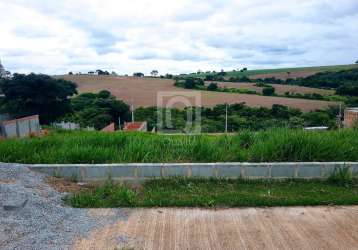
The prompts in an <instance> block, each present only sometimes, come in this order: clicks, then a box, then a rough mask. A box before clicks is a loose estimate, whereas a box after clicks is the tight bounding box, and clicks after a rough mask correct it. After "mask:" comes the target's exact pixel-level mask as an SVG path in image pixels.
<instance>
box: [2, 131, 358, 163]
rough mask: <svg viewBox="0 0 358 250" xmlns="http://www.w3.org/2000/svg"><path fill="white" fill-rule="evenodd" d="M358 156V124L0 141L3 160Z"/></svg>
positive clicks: (246, 159) (319, 158) (271, 159)
mask: <svg viewBox="0 0 358 250" xmlns="http://www.w3.org/2000/svg"><path fill="white" fill-rule="evenodd" d="M287 161H293V162H298V161H306V162H307V161H321V162H323V161H358V130H341V131H338V130H337V131H325V132H313V131H303V130H292V129H275V130H269V131H261V132H250V131H241V132H239V133H237V134H234V135H205V134H202V135H195V136H186V135H175V136H168V135H160V134H151V133H123V132H117V133H104V132H88V131H74V132H61V131H59V132H52V133H51V134H50V135H49V136H45V137H41V138H26V139H11V140H5V141H0V162H12V163H49V164H50V163H141V162H152V163H161V162H172V163H175V162H179V163H180V162H287Z"/></svg>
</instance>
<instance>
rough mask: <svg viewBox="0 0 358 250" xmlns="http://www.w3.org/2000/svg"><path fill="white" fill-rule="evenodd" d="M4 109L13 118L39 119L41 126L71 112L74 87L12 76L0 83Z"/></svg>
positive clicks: (40, 78) (48, 79)
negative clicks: (27, 117) (38, 117)
mask: <svg viewBox="0 0 358 250" xmlns="http://www.w3.org/2000/svg"><path fill="white" fill-rule="evenodd" d="M0 87H1V89H2V91H3V93H4V95H5V98H4V108H5V110H6V111H7V112H9V113H10V114H11V115H12V116H14V117H22V116H27V115H35V114H38V115H40V121H41V123H44V124H49V123H50V122H52V121H54V120H56V119H57V118H58V117H61V116H63V115H65V114H66V113H68V112H70V111H71V106H70V99H69V97H70V96H72V95H74V94H77V90H76V88H77V86H76V84H75V83H73V82H70V81H66V80H62V79H55V78H52V77H50V76H47V75H42V74H39V75H37V74H29V75H23V74H14V76H13V78H11V79H2V80H1V82H0Z"/></svg>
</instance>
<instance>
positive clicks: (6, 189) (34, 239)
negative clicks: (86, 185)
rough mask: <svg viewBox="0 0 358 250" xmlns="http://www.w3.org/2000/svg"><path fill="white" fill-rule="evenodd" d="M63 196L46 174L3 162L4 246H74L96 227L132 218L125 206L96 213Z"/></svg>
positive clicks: (0, 222) (0, 207) (0, 224)
mask: <svg viewBox="0 0 358 250" xmlns="http://www.w3.org/2000/svg"><path fill="white" fill-rule="evenodd" d="M63 196H64V194H61V193H59V192H57V191H55V190H54V189H53V188H52V187H50V186H49V185H48V184H47V183H46V181H45V176H44V175H42V174H39V173H35V172H32V171H30V170H29V169H27V168H26V167H23V166H21V165H15V166H14V165H11V166H10V165H8V164H0V249H2V250H5V249H21V250H24V249H36V250H39V249H72V248H73V244H74V242H75V241H76V240H77V239H78V238H83V237H86V235H88V234H89V233H90V232H91V231H92V230H95V229H98V228H101V227H103V226H105V225H110V224H111V222H114V221H118V220H126V219H127V218H128V215H127V211H125V210H124V209H116V210H114V211H113V212H111V213H108V214H107V215H103V214H101V215H100V216H96V213H93V212H91V210H89V209H73V208H69V207H65V206H64V205H63V202H62V200H61V199H62V197H63ZM123 239H124V238H123ZM121 240H122V238H121V237H118V241H119V242H118V244H120V243H121V242H120V241H121ZM124 240H125V239H124Z"/></svg>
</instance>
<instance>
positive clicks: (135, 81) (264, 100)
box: [56, 75, 336, 111]
mask: <svg viewBox="0 0 358 250" xmlns="http://www.w3.org/2000/svg"><path fill="white" fill-rule="evenodd" d="M56 78H63V79H65V80H70V81H73V82H75V83H77V85H78V90H79V93H84V92H99V91H100V90H104V89H105V90H108V91H110V92H111V93H112V94H113V95H114V96H116V97H117V98H118V99H120V100H124V101H125V102H127V103H132V102H133V103H134V105H135V107H140V106H142V107H149V106H156V105H157V94H158V93H159V92H161V91H165V92H168V91H169V92H174V93H175V92H176V91H179V92H183V91H186V92H194V93H201V102H202V106H205V107H213V106H215V105H217V104H223V103H228V104H235V103H242V102H244V103H246V105H247V106H250V107H267V108H271V107H272V105H273V104H280V105H285V106H289V107H292V108H299V109H301V110H302V111H311V110H316V109H325V108H327V107H329V106H334V105H336V103H335V102H327V101H316V100H306V99H298V98H297V99H296V98H284V97H275V96H260V95H249V94H238V93H224V92H213V91H199V90H189V89H182V88H178V87H175V86H174V81H173V80H170V79H160V78H137V77H115V76H89V75H64V76H56ZM175 107H177V108H181V107H182V105H181V104H180V103H179V104H177V105H175Z"/></svg>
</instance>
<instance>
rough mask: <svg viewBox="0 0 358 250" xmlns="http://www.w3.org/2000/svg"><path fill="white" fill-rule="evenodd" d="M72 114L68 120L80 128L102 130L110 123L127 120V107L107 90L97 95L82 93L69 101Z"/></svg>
mask: <svg viewBox="0 0 358 250" xmlns="http://www.w3.org/2000/svg"><path fill="white" fill-rule="evenodd" d="M71 105H72V109H73V111H74V113H73V114H71V115H69V116H68V120H71V121H74V122H77V123H79V124H80V125H81V126H82V127H86V126H90V127H94V128H96V129H102V128H104V127H105V126H107V125H108V124H109V123H111V122H118V118H119V117H120V118H121V121H122V122H123V121H125V120H128V118H129V106H128V105H127V104H126V103H124V102H122V101H119V100H116V98H115V97H114V96H112V95H111V93H110V92H109V91H107V90H102V91H100V92H99V93H98V94H94V93H83V94H80V95H78V96H76V97H75V98H73V99H72V100H71Z"/></svg>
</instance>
